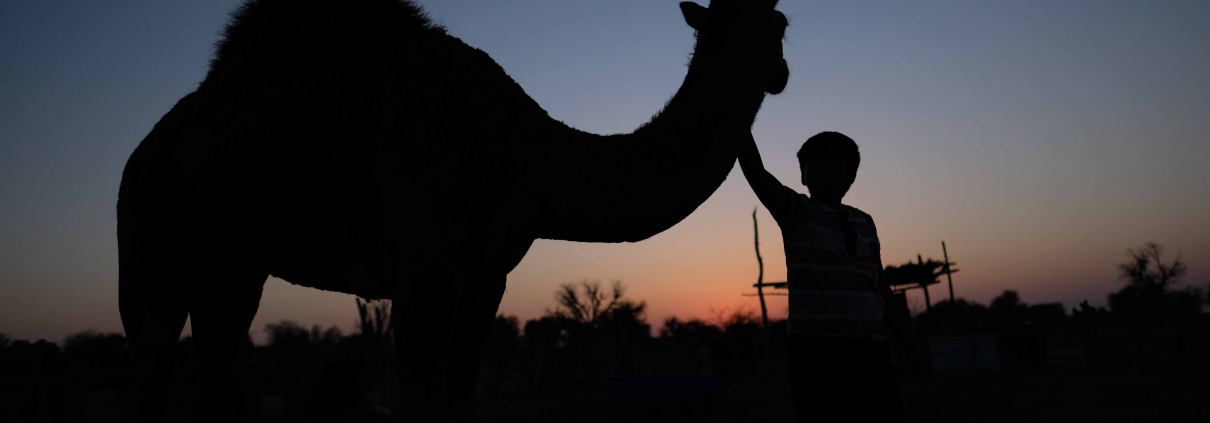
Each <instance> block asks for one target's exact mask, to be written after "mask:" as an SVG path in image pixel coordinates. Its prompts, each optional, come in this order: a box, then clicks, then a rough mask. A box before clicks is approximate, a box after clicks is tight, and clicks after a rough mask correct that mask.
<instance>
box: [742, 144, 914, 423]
mask: <svg viewBox="0 0 1210 423" xmlns="http://www.w3.org/2000/svg"><path fill="white" fill-rule="evenodd" d="M746 138H747V140H746V142H745V143H744V144H745V145H744V146H743V147H742V148H741V149H740V154H739V164H740V168H741V169H743V172H744V177H745V178H747V179H748V184H749V185H751V186H752V191H754V192H755V193H756V196H757V198H759V199H760V202H761V203H762V204H764V206H765V208H766V209H768V210H769V214H771V215H773V219H774V220H776V221H777V224H778V226H780V227H781V232H782V240H783V242H784V243H785V252H786V270H787V280H788V282H789V288H790V318H789V322H788V323H789V325H788V326H789V334H788V336H787V340H788V343H789V352H790V362H789V367H790V387H791V391H792V395H793V398H794V408H795V410H796V412H797V415H798V421H799V422H806V421H833V420H834V421H879V422H890V421H903V410H902V405H901V404H900V402H899V391H898V389H897V387H896V384H895V374H894V370H893V366H892V364H891V358H890V353H889V350H888V347H887V345H886V335H887V330H886V328H885V326H884V325H883V316H884V304H885V303H886V301H885V300H884V295H885V296H887V298H889V296H890V295H889V294H890V288H889V286H887V285H886V284H885V283H882V282H881V280H880V279H881V275H882V258H881V256H880V253H879V251H880V249H879V243H878V233H877V230H876V229H875V227H874V220H873V219H872V218H870V215H868V214H866V213H864V212H862V211H861V210H858V209H856V208H853V207H850V206H846V205H844V204H841V202H840V201H841V199H842V198H844V195H845V193H847V192H848V191H849V187H850V186H851V185H852V184H853V181H854V179H856V177H857V167H858V165H859V164H861V153H860V152H859V151H858V149H857V143H855V142H853V140H852V139H850V138H849V137H847V136H845V135H843V134H840V133H838V132H820V133H819V134H816V135H815V136H813V137H811V138H809V139H807V141H806V142H804V143H803V145H802V148H801V149H800V150H799V151H798V164H799V168H800V169H801V170H802V183H803V185H806V186H807V190H808V191H809V192H810V193H811V195H810V196H809V197H808V196H806V195H803V194H800V193H798V192H796V191H794V190H792V189H790V188H788V187H786V186H784V185H782V184H781V182H778V181H777V178H775V177H773V175H771V174H769V172H768V171H766V170H765V167H764V165H763V164H762V163H761V159H760V152H759V151H758V150H757V148H756V141H755V140H753V139H752V137H751V134H748V135H747V137H746Z"/></svg>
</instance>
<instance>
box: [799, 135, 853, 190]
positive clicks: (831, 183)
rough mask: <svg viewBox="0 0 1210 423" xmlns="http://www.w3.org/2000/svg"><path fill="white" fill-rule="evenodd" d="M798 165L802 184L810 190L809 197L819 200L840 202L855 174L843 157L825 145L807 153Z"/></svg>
mask: <svg viewBox="0 0 1210 423" xmlns="http://www.w3.org/2000/svg"><path fill="white" fill-rule="evenodd" d="M799 166H800V168H801V169H800V170H801V171H802V184H803V185H806V186H807V190H808V191H810V192H811V198H815V199H817V200H821V201H835V202H840V199H841V198H843V197H844V195H845V193H847V192H849V187H850V186H851V185H853V179H854V177H855V176H857V175H855V174H854V172H853V171H852V170H850V168H849V164H848V163H847V162H846V160H845V159H844V157H842V156H841V155H839V154H834V153H833V152H832V151H831V149H830V148H826V147H825V148H819V149H817V150H816V151H814V152H812V154H810V155H807V156H806V160H803V161H802V162H801V163H800V164H799Z"/></svg>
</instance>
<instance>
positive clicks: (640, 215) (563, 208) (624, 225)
mask: <svg viewBox="0 0 1210 423" xmlns="http://www.w3.org/2000/svg"><path fill="white" fill-rule="evenodd" d="M728 90H731V89H730V88H727V87H725V85H723V86H715V85H712V84H709V81H708V79H707V78H704V77H697V75H695V74H693V73H692V72H691V73H690V75H688V76H687V77H686V82H685V84H683V85H682V88H681V89H680V90H679V91H678V92H677V94H676V96H674V97H673V99H672V100H671V101H669V102H668V105H667V106H666V107H665V108H664V110H663V111H662V112H660V113H659V114H658V115H656V117H655V118H653V119H652V121H651V122H650V123H648V124H646V125H643V126H642V127H640V128H639V129H637V130H635V131H634V132H633V133H630V134H619V135H611V136H597V135H592V134H587V133H584V132H580V131H577V130H574V129H571V128H566V129H565V130H564V131H561V132H560V133H559V134H558V136H557V138H558V139H555V140H552V142H551V145H552V148H551V149H550V152H551V153H552V154H551V155H549V156H547V158H548V160H546V164H547V166H545V171H542V172H539V174H540V175H542V176H541V177H540V178H539V179H541V181H540V183H541V184H543V186H544V187H543V188H541V189H539V190H538V191H539V192H542V193H543V197H542V201H541V202H542V203H543V208H542V212H541V219H540V223H539V224H538V230H537V232H538V233H537V234H536V235H537V237H538V238H545V239H561V240H570V241H584V242H634V241H639V240H643V239H646V238H649V237H651V236H653V235H655V234H658V233H660V232H663V231H664V230H666V229H668V228H670V227H672V226H673V225H675V224H676V223H678V222H680V221H681V220H683V219H684V218H685V217H686V216H688V215H689V214H690V213H692V212H693V210H695V209H697V207H698V206H699V205H701V204H702V203H703V202H705V201H706V199H707V198H709V197H710V195H711V194H713V193H714V191H715V190H716V189H718V187H719V185H721V184H722V182H723V181H724V180H725V179H726V177H727V174H729V173H730V172H731V169H732V167H733V166H734V164H735V157H736V151H737V149H738V146H739V144H738V141H737V140H738V139H739V138H738V134H740V132H739V131H749V130H750V128H751V124H752V120H753V118H754V117H755V114H756V109H757V108H759V104H760V100H761V99H762V98H763V94H761V95H760V96H754V97H756V99H755V105H756V106H755V107H750V108H749V109H750V110H740V107H739V106H740V105H743V104H745V103H748V104H752V103H753V101H752V100H751V99H750V98H740V97H738V96H736V95H732V94H730V93H728V92H727V91H728ZM728 134H736V135H728Z"/></svg>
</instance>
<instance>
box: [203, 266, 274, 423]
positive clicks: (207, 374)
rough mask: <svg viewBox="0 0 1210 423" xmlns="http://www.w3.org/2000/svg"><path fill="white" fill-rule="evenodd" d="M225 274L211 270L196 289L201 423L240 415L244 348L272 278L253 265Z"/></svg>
mask: <svg viewBox="0 0 1210 423" xmlns="http://www.w3.org/2000/svg"><path fill="white" fill-rule="evenodd" d="M206 263H208V264H211V265H213V264H214V263H221V262H219V261H206ZM222 270H223V271H215V272H206V277H204V278H199V279H198V280H196V281H195V283H194V285H193V286H194V287H195V288H194V289H193V291H192V293H193V300H192V306H191V310H190V318H191V319H192V320H191V323H192V325H193V339H194V342H195V344H196V345H197V354H198V362H199V363H198V364H199V368H198V374H199V385H200V386H199V387H198V388H199V391H200V392H199V393H200V399H199V404H198V405H199V407H198V408H199V416H198V417H199V419H198V421H205V422H220V421H232V420H233V419H234V418H235V417H236V415H237V408H236V386H237V383H238V380H237V379H238V371H239V363H240V360H239V359H240V357H239V351H240V348H239V347H240V344H241V343H242V342H244V340H245V339H246V337H247V336H248V328H249V326H251V325H252V318H253V317H255V316H256V309H257V308H258V307H259V306H260V298H261V291H262V289H263V288H264V284H265V279H267V278H268V274H267V273H264V272H258V271H256V270H253V269H252V268H251V267H250V266H231V267H229V268H225V269H222Z"/></svg>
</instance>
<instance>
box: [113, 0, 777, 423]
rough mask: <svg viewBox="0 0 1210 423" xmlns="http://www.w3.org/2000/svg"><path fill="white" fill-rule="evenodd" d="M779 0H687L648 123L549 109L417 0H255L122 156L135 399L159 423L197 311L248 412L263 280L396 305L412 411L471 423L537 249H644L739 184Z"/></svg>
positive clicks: (768, 87)
mask: <svg viewBox="0 0 1210 423" xmlns="http://www.w3.org/2000/svg"><path fill="white" fill-rule="evenodd" d="M775 6H776V1H774V0H756V1H741V0H714V1H712V2H711V4H710V5H709V7H708V8H707V7H702V6H699V5H697V4H695V3H691V2H685V3H681V4H680V7H681V10H682V13H683V15H684V18H685V21H686V22H687V23H688V24H689V26H690V27H692V29H694V30H696V44H695V46H694V48H693V55H692V58H691V59H690V63H689V69H688V73H687V75H686V77H685V80H684V83H683V84H682V86H681V88H680V90H678V91H677V93H676V95H675V96H674V97H673V98H672V99H671V100H669V101H668V103H667V105H666V106H665V107H664V109H663V111H662V112H660V113H659V114H657V115H656V116H655V117H653V118H652V120H651V121H650V122H648V123H646V124H644V125H642V126H640V127H639V128H638V129H637V130H635V131H634V132H633V133H630V134H618V135H608V136H601V135H595V134H589V133H585V132H582V131H579V130H576V129H574V128H570V127H568V126H567V125H564V124H563V123H561V122H558V121H556V120H554V119H552V118H551V117H550V116H548V115H547V113H546V112H545V111H544V110H543V109H542V108H541V107H539V106H538V104H537V103H535V102H534V101H533V100H532V99H531V98H529V96H527V95H526V94H525V92H524V91H523V90H522V89H521V87H520V86H519V85H517V83H516V82H514V81H513V80H512V79H511V78H510V77H509V76H508V75H507V74H506V73H505V72H504V70H503V69H501V68H500V66H499V65H497V64H496V63H495V62H494V61H493V60H492V59H491V58H490V57H488V55H487V54H486V53H484V52H482V51H480V50H478V49H475V48H472V47H470V46H467V45H466V44H465V43H463V42H462V41H461V40H459V39H457V38H455V37H453V36H450V35H448V34H447V33H446V31H445V29H444V28H442V27H440V26H438V25H435V24H433V23H432V22H430V21H429V20H428V19H427V18H426V17H425V15H424V13H423V12H422V11H421V10H420V8H419V7H417V6H416V5H414V4H412V3H409V2H407V1H399V0H358V1H318V0H296V1H290V0H253V1H250V2H248V3H245V4H244V5H243V6H241V7H240V8H239V9H238V10H237V11H236V12H235V13H234V14H233V18H232V20H231V22H230V24H229V25H228V26H227V28H226V30H225V32H224V35H223V39H222V41H221V42H220V43H219V44H218V47H217V52H216V54H215V57H214V59H213V60H212V61H211V65H210V70H209V72H208V73H207V75H206V77H205V79H204V80H203V81H202V82H201V84H200V85H199V87H198V88H197V90H196V91H194V92H192V93H190V94H188V95H186V96H185V97H184V98H182V99H181V100H180V101H179V102H178V103H177V104H176V105H175V106H174V107H173V108H172V110H171V111H169V112H168V113H167V114H166V115H165V116H164V117H163V118H161V119H160V121H159V122H158V123H157V124H156V125H155V127H154V128H153V129H152V131H151V133H150V134H148V135H147V137H146V138H144V139H143V141H142V142H141V143H140V144H139V146H138V148H137V149H135V151H134V153H133V154H131V156H130V159H129V160H128V162H127V164H126V168H125V170H124V172H123V175H122V184H121V188H120V192H119V194H118V250H119V262H120V263H119V270H120V276H119V307H120V309H121V316H122V324H123V326H124V327H125V329H126V334H127V336H128V337H129V342H130V345H131V348H132V353H133V354H134V356H135V359H134V363H135V366H136V370H135V371H136V377H135V379H136V380H137V384H136V385H137V386H136V388H134V391H135V395H133V396H134V397H135V399H134V400H132V404H131V406H132V409H133V410H134V411H133V412H132V413H133V414H137V415H138V416H139V419H140V420H148V421H153V420H160V419H162V418H163V417H164V411H165V409H164V408H165V391H166V389H167V386H168V383H169V373H170V369H171V363H172V353H173V351H174V350H175V343H176V342H177V338H178V337H179V336H180V332H181V330H182V328H183V326H184V323H185V321H186V317H187V316H189V317H191V318H192V327H193V336H194V339H195V342H196V346H197V350H198V354H199V357H200V358H199V361H200V366H201V368H200V381H199V383H200V386H199V390H200V396H201V398H200V399H199V401H200V404H201V406H200V412H201V413H202V415H201V416H200V417H201V419H202V420H203V421H219V420H229V419H231V418H232V416H233V415H234V414H235V401H236V400H235V387H236V384H237V380H236V379H237V376H236V367H237V364H238V360H239V358H238V349H239V348H238V346H239V343H240V341H241V340H242V339H244V337H245V336H246V334H247V332H248V329H249V326H250V325H251V322H252V318H253V316H254V315H255V314H256V310H257V307H258V305H259V302H260V297H261V291H262V287H263V285H264V282H265V280H266V279H267V277H268V276H269V275H273V276H276V277H280V278H281V279H284V280H286V281H288V282H290V283H293V284H297V285H302V286H308V287H314V288H319V289H323V290H329V291H338V292H345V293H350V294H355V295H358V296H361V297H364V298H369V299H378V298H390V299H393V300H394V301H393V304H394V305H393V310H392V314H393V318H394V319H396V320H394V328H395V335H394V336H395V340H396V348H397V352H398V354H397V355H398V359H399V368H400V369H401V370H400V384H401V391H402V398H401V401H402V403H401V407H402V414H403V415H404V416H406V417H409V418H415V419H417V421H449V420H458V419H463V420H465V419H470V418H473V413H472V412H471V411H469V410H471V409H472V408H473V404H472V403H471V399H472V397H473V392H474V387H475V380H476V377H477V375H478V364H479V354H480V346H481V344H482V339H483V337H484V333H485V331H486V329H487V327H488V325H489V324H490V323H491V321H492V318H493V317H494V315H495V313H496V311H497V308H498V306H499V303H500V298H501V296H502V295H503V293H504V287H505V277H506V275H507V274H508V273H509V271H511V270H512V269H513V268H514V267H515V266H516V265H517V263H518V262H519V261H520V260H521V258H522V257H523V256H524V255H525V253H526V251H527V250H528V249H529V247H530V245H531V244H532V243H533V241H534V240H535V239H539V238H540V239H555V240H570V241H583V242H635V241H639V240H643V239H645V238H648V237H650V236H652V235H655V234H657V233H660V232H662V231H664V230H666V229H668V228H669V227H671V226H672V225H674V224H676V223H677V222H679V221H681V220H682V219H684V218H685V217H686V216H688V215H689V214H690V213H691V212H692V211H693V210H694V209H696V208H697V207H698V206H699V205H700V204H701V203H702V202H704V201H705V200H706V199H707V198H708V197H709V196H710V195H711V194H712V193H713V192H714V191H715V190H716V189H717V188H718V186H719V185H720V184H721V183H722V182H723V180H724V179H725V178H726V176H727V174H728V173H729V172H730V170H731V168H732V166H733V165H734V162H735V159H736V156H737V153H738V147H739V141H740V140H743V139H744V137H742V136H740V134H744V133H746V132H749V131H750V130H751V125H752V122H753V121H754V119H755V116H756V113H757V111H758V110H759V109H760V105H761V102H762V101H763V100H764V97H765V95H766V93H769V94H777V93H780V92H781V91H782V89H783V88H784V87H785V84H786V80H787V78H788V76H789V70H788V68H787V66H786V62H785V60H784V59H783V58H782V42H781V40H782V37H783V36H784V33H785V29H786V26H787V20H786V17H785V15H783V14H782V13H781V12H778V11H776V10H774V7H775Z"/></svg>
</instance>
